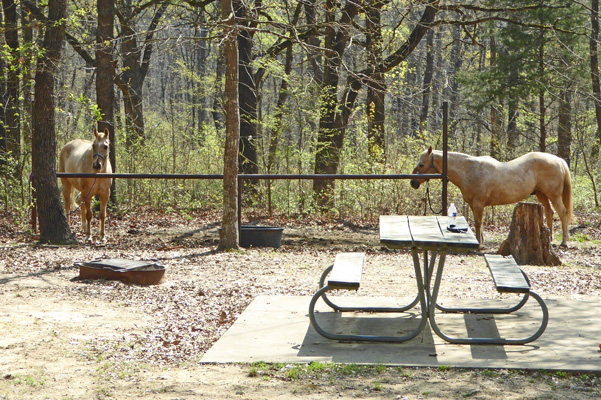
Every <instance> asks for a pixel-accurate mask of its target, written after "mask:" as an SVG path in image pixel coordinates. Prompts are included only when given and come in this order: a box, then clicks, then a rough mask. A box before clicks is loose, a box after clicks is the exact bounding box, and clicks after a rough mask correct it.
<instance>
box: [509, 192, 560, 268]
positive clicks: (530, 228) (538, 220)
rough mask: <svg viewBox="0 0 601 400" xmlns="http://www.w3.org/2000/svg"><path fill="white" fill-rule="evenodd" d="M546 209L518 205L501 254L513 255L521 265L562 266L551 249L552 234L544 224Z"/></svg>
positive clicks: (537, 205)
mask: <svg viewBox="0 0 601 400" xmlns="http://www.w3.org/2000/svg"><path fill="white" fill-rule="evenodd" d="M543 215H544V209H543V206H542V205H540V204H537V203H518V205H517V206H516V207H515V209H514V210H513V217H512V219H511V227H510V230H509V236H508V237H507V239H506V240H505V241H504V242H503V243H501V247H500V248H499V254H502V255H504V256H508V255H512V256H513V258H514V259H515V261H516V262H517V263H518V264H519V265H524V264H528V265H561V261H560V260H559V257H557V255H555V253H553V250H552V248H551V232H549V228H547V226H546V225H545V224H544V223H543Z"/></svg>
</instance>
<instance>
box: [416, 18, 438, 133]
mask: <svg viewBox="0 0 601 400" xmlns="http://www.w3.org/2000/svg"><path fill="white" fill-rule="evenodd" d="M433 76H434V31H433V30H430V31H429V32H428V33H427V34H426V69H425V71H424V81H423V85H422V110H421V113H420V117H419V129H420V136H423V134H424V132H426V130H427V129H426V128H427V127H428V126H427V125H428V114H429V113H430V92H431V91H432V77H433Z"/></svg>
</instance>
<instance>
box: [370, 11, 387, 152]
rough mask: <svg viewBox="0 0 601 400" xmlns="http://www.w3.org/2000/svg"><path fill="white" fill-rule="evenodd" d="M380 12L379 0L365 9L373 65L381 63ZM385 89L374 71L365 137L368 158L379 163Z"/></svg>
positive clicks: (381, 77)
mask: <svg viewBox="0 0 601 400" xmlns="http://www.w3.org/2000/svg"><path fill="white" fill-rule="evenodd" d="M381 12H382V3H381V2H380V1H379V0H375V1H372V4H371V5H370V6H369V7H368V8H367V11H366V21H365V25H366V30H367V51H368V56H369V57H370V60H369V62H370V64H371V65H373V66H374V67H375V66H377V65H380V64H382V32H381ZM385 90H386V89H385V86H384V74H382V73H380V72H375V71H374V72H373V75H372V77H371V80H370V81H369V83H368V87H367V106H366V114H367V139H368V151H369V155H370V158H371V159H372V160H373V161H375V162H379V163H383V162H385V161H386V151H385V150H386V149H385V148H384V133H385V132H384V122H385V118H386V116H385Z"/></svg>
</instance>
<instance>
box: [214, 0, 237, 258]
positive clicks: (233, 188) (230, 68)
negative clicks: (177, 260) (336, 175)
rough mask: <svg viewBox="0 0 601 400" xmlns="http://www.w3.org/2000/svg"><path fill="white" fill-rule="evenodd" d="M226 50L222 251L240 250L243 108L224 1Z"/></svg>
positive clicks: (232, 26)
mask: <svg viewBox="0 0 601 400" xmlns="http://www.w3.org/2000/svg"><path fill="white" fill-rule="evenodd" d="M221 16H222V20H223V23H224V27H223V31H224V32H223V33H224V45H225V46H224V47H225V65H226V66H225V126H226V132H227V133H226V139H225V153H224V171H223V221H222V224H221V237H220V240H219V249H220V250H229V249H236V248H238V243H239V238H238V144H239V141H240V109H239V106H238V42H237V37H238V34H237V28H236V16H235V14H234V9H233V6H232V0H221Z"/></svg>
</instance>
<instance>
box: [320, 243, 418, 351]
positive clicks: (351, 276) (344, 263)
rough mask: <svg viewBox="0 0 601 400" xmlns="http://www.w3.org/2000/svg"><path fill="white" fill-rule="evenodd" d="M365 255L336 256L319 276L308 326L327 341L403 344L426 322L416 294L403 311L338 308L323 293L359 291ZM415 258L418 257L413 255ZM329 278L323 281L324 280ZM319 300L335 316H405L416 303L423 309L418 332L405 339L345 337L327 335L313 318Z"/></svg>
mask: <svg viewBox="0 0 601 400" xmlns="http://www.w3.org/2000/svg"><path fill="white" fill-rule="evenodd" d="M364 256H365V254H364V253H339V254H338V255H337V256H336V260H335V262H334V264H333V265H331V266H329V267H328V268H326V269H325V271H324V272H323V273H322V275H321V278H320V283H319V285H320V288H319V290H317V292H316V293H315V294H314V295H313V297H312V298H311V302H310V303H309V319H310V321H311V325H312V326H313V328H314V329H315V331H317V333H319V334H320V335H321V336H324V337H326V338H328V339H333V340H341V341H370V342H406V341H408V340H411V339H413V338H414V337H416V336H417V335H419V333H420V332H421V331H422V330H423V328H424V327H425V325H426V322H427V313H426V312H425V304H426V303H425V296H424V295H423V294H422V295H421V296H420V294H418V296H417V297H416V299H415V300H414V301H413V302H412V303H411V304H409V305H407V306H404V307H341V306H338V305H337V304H335V303H333V302H332V301H331V300H330V299H328V297H327V296H326V293H327V292H329V291H331V290H358V289H359V286H360V280H361V271H362V269H363V260H364ZM414 257H417V253H415V254H414ZM416 273H417V274H418V285H423V282H422V279H420V278H421V274H420V271H419V270H416ZM329 274H331V276H330V278H329V279H328V280H327V281H326V277H327V276H328V275H329ZM320 298H321V299H322V300H323V301H324V302H325V303H326V304H327V305H328V306H330V307H331V308H332V309H334V311H337V312H384V313H389V312H399V313H401V312H404V311H406V310H408V309H410V308H413V307H415V305H416V304H417V303H421V305H422V313H421V314H422V315H421V321H420V323H419V326H418V327H417V329H415V330H414V331H413V332H411V333H410V334H408V335H405V336H376V335H359V334H356V335H347V334H338V333H332V332H328V331H326V330H325V329H324V328H323V327H322V326H321V325H320V324H319V323H318V321H317V318H316V316H315V314H316V313H318V312H316V311H315V305H316V303H317V301H318V300H319V299H320Z"/></svg>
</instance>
